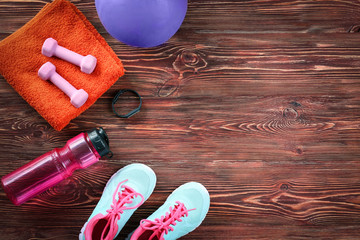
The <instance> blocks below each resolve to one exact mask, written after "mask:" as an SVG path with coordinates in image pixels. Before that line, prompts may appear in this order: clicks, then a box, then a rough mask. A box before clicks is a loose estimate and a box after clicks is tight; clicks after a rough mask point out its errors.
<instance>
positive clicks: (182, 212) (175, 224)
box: [130, 182, 210, 240]
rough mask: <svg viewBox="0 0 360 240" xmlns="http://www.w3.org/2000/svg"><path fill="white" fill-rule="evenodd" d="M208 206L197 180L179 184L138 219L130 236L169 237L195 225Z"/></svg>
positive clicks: (157, 239) (169, 239) (206, 195)
mask: <svg viewBox="0 0 360 240" xmlns="http://www.w3.org/2000/svg"><path fill="white" fill-rule="evenodd" d="M209 207H210V196H209V193H208V191H207V190H206V188H205V187H204V186H203V185H201V184H200V183H197V182H189V183H185V184H184V185H181V186H180V187H178V188H177V189H175V191H173V193H172V194H171V195H170V196H169V197H168V198H167V200H166V201H165V203H164V204H163V205H162V206H161V207H160V208H159V209H158V210H156V211H155V212H154V213H153V214H152V215H150V216H149V217H148V218H147V219H144V220H141V221H140V226H139V227H138V228H137V229H136V230H135V231H134V233H133V234H132V236H131V238H130V240H173V239H178V238H180V237H182V236H184V235H186V234H188V233H189V232H191V231H193V230H194V229H195V228H197V227H198V226H199V225H200V224H201V222H202V221H203V220H204V218H205V216H206V214H207V212H208V211H209Z"/></svg>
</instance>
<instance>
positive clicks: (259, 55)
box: [0, 0, 360, 240]
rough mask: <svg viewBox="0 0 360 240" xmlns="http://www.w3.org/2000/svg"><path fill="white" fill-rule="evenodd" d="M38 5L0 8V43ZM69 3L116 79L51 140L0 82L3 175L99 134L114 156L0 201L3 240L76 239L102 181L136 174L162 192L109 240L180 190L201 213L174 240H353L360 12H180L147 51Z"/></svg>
mask: <svg viewBox="0 0 360 240" xmlns="http://www.w3.org/2000/svg"><path fill="white" fill-rule="evenodd" d="M46 2H49V1H32V0H0V39H4V38H5V37H7V36H8V35H10V34H11V33H13V32H14V31H16V30H17V29H18V28H20V27H21V26H22V25H24V24H25V23H26V22H27V21H29V20H30V19H31V18H32V17H33V16H34V15H35V14H36V13H37V12H38V11H39V10H40V9H41V8H42V7H43V6H44V4H45V3H46ZM72 2H73V3H74V4H75V5H76V6H77V7H78V8H79V9H80V10H81V11H82V12H83V13H84V14H85V15H86V17H87V18H88V19H89V20H90V22H91V23H92V24H93V25H94V26H95V27H96V29H97V30H98V31H99V32H100V33H101V34H102V36H104V37H105V39H106V40H107V42H108V43H109V45H110V46H111V47H112V48H113V49H114V51H115V52H116V54H117V55H118V57H119V58H120V59H121V60H122V61H123V63H124V66H125V68H126V70H127V72H126V75H125V76H124V77H123V78H121V79H120V80H119V81H118V82H117V83H116V84H115V85H114V86H113V87H112V88H111V89H110V90H109V91H107V92H106V93H105V94H104V95H103V96H102V97H101V98H100V99H99V100H98V101H97V102H96V103H95V104H94V105H93V106H92V107H91V108H90V109H89V110H87V111H86V112H85V113H83V114H82V115H80V116H79V117H78V118H76V119H75V120H73V121H72V122H71V124H70V125H68V126H67V127H66V128H65V129H64V130H63V131H61V132H56V131H55V130H54V129H52V128H51V127H50V126H49V125H48V124H47V122H46V121H45V120H43V119H42V118H41V117H40V116H39V115H38V114H37V113H36V112H35V110H33V109H32V108H31V107H30V106H29V105H28V104H27V103H26V102H25V101H24V100H22V98H21V97H19V95H18V94H17V93H16V92H15V91H14V90H13V89H12V88H11V87H10V86H9V85H8V84H7V83H6V81H5V79H4V78H3V77H0V78H1V79H0V141H1V143H0V175H1V176H3V175H5V174H7V173H9V172H10V171H12V170H14V169H16V168H18V167H20V166H22V165H23V164H25V163H27V162H28V161H29V160H32V159H34V158H36V157H37V156H39V155H41V154H43V153H45V152H47V151H49V150H51V149H53V148H55V147H61V146H63V145H64V143H65V142H66V141H67V140H68V139H69V138H71V137H73V136H75V135H77V134H78V133H79V132H81V131H85V130H89V129H91V128H93V127H95V126H103V127H104V128H105V129H106V130H107V132H108V135H109V137H110V141H111V148H112V151H113V152H114V157H113V158H112V159H102V160H101V161H100V162H99V163H98V164H96V165H94V166H92V167H90V168H88V169H87V170H82V171H77V172H75V173H74V176H73V177H71V178H69V179H68V180H65V181H64V182H62V183H61V184H59V185H57V186H56V187H54V188H52V189H50V190H49V191H47V192H45V193H43V194H41V195H40V196H39V197H37V198H35V199H33V200H31V201H29V202H28V203H26V204H24V205H22V206H20V207H16V206H14V205H12V204H11V203H10V201H9V200H8V199H7V198H6V196H5V194H4V192H3V191H2V190H1V192H0V206H1V207H0V239H20V240H22V239H31V240H34V239H52V240H53V239H55V240H62V239H64V240H66V239H76V238H77V235H78V233H79V231H80V229H81V226H82V225H83V224H84V222H85V221H86V220H87V218H88V217H89V215H90V214H91V212H92V210H93V208H94V207H95V205H96V204H97V202H98V200H99V198H100V196H101V193H102V190H103V188H104V186H105V183H106V181H107V180H108V179H109V178H110V176H111V175H112V174H113V173H114V172H116V171H117V170H118V169H119V168H121V167H123V166H125V165H127V164H130V163H136V162H140V163H145V164H147V165H149V166H150V167H151V168H153V169H154V170H155V172H156V174H157V177H158V183H157V186H156V188H155V191H154V194H153V195H152V196H151V197H150V199H149V200H148V201H147V202H146V203H145V204H144V205H143V206H142V207H141V208H140V209H139V210H138V211H137V212H136V213H135V214H134V215H133V217H132V218H131V220H130V221H129V222H128V223H127V225H126V227H125V228H124V229H123V231H122V232H121V234H120V235H119V237H118V238H117V239H124V237H125V236H127V234H128V233H130V232H131V231H132V230H133V229H134V228H136V227H137V225H138V223H139V221H140V219H142V218H146V217H147V216H148V215H149V214H150V213H152V212H153V211H155V210H156V209H157V208H158V207H159V206H160V205H161V204H162V203H163V201H164V200H165V199H166V197H167V196H168V195H169V194H170V193H171V192H172V191H173V190H174V189H175V188H176V187H177V186H179V185H181V184H183V183H185V182H188V181H198V182H201V183H203V184H204V185H205V186H206V187H207V189H208V190H209V192H210V195H211V207H210V211H209V213H208V215H207V217H206V219H205V221H204V222H203V224H202V225H201V226H200V227H199V228H198V229H196V230H195V231H194V232H192V233H191V234H189V235H187V236H185V237H184V238H183V239H310V238H317V239H359V238H360V33H359V29H360V1H350V0H346V1H345V0H341V1H340V0H338V1H335V0H332V1H331V0H330V1H329V0H328V1H320V0H319V1H303V0H285V1H280V0H278V1H275V0H254V1H231V0H226V1H225V0H206V1H205V0H204V1H203V0H189V7H188V13H187V16H186V19H185V21H184V23H183V25H182V26H181V28H180V30H179V31H178V32H177V34H176V35H175V36H174V37H173V38H172V39H171V40H170V41H169V42H167V43H166V44H164V45H162V46H159V47H156V48H150V49H139V48H133V47H129V46H126V45H124V44H122V43H120V42H118V41H117V40H115V39H114V38H112V37H111V36H110V35H109V34H108V33H107V32H106V31H105V30H104V28H103V26H102V25H101V23H100V21H99V19H98V17H97V14H96V10H95V6H94V1H93V0H86V1H72ZM0 64H1V63H0ZM122 88H131V89H135V90H137V91H138V92H139V93H140V94H141V95H142V96H143V101H144V102H143V108H142V110H141V112H140V113H138V114H136V115H134V116H133V117H132V118H130V119H128V120H123V119H118V118H115V117H114V115H113V113H112V112H111V107H110V104H111V100H112V98H113V97H114V95H115V94H116V92H117V91H118V90H119V89H122ZM132 100H133V99H128V100H126V101H132Z"/></svg>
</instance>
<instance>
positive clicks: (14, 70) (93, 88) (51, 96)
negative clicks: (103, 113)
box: [0, 0, 124, 131]
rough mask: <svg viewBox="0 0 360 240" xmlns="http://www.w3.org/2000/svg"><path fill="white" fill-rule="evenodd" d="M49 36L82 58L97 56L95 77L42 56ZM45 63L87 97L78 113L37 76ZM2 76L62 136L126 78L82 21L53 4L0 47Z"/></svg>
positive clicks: (60, 0) (63, 4)
mask: <svg viewBox="0 0 360 240" xmlns="http://www.w3.org/2000/svg"><path fill="white" fill-rule="evenodd" d="M49 37H52V38H54V39H56V40H57V41H58V43H59V45H61V46H63V47H66V48H68V49H70V50H72V51H75V52H77V53H79V54H81V55H88V54H91V55H93V56H95V57H96V58H97V66H96V68H95V70H94V72H93V73H92V74H86V73H83V72H81V71H80V68H79V67H78V66H75V65H73V64H71V63H69V62H66V61H64V60H61V59H59V58H56V57H52V58H48V57H45V56H44V55H42V54H41V47H42V44H43V42H44V41H45V39H47V38H49ZM47 61H50V62H52V63H53V64H54V65H55V66H56V71H57V73H59V74H60V75H61V76H62V77H63V78H65V79H66V80H67V81H68V82H70V83H71V84H72V85H73V86H74V87H75V88H77V89H81V88H82V89H84V90H85V91H86V92H87V93H88V94H89V99H88V100H87V102H86V103H85V104H84V105H83V106H82V107H81V108H75V107H74V106H73V105H71V103H70V99H69V97H68V96H66V95H65V93H63V92H62V91H61V90H60V89H58V88H57V87H56V86H55V85H54V84H52V83H51V82H49V81H43V80H41V79H40V78H39V77H38V75H37V71H38V69H39V68H40V67H41V65H42V64H44V63H45V62H47ZM0 73H1V74H2V75H3V76H4V77H5V78H6V80H7V81H8V83H9V84H10V85H11V86H12V87H13V88H14V89H15V90H16V91H17V92H18V93H19V94H20V95H21V96H22V97H23V98H24V99H25V100H26V101H27V102H28V103H29V104H30V105H31V106H32V107H33V108H34V109H36V111H37V112H38V113H39V114H40V115H41V116H42V117H43V118H44V119H46V120H47V121H48V122H49V123H50V125H51V126H53V127H54V128H55V129H56V130H58V131H60V130H61V129H63V128H64V127H65V126H66V125H67V124H69V122H70V121H71V120H72V119H74V118H76V117H77V116H78V115H80V114H81V113H82V112H83V111H85V110H86V109H87V108H89V107H90V106H91V105H92V104H93V103H95V101H96V100H97V99H98V98H99V97H100V96H101V95H102V94H104V93H105V92H106V91H107V90H108V89H109V88H110V87H111V86H112V85H113V84H114V83H115V82H116V81H117V80H118V78H119V77H121V76H122V75H123V74H124V69H123V66H122V63H121V61H120V59H119V58H118V57H117V56H116V54H115V53H114V52H113V50H112V49H111V48H110V46H109V45H108V44H107V43H106V41H105V40H104V39H103V38H102V37H101V35H100V34H99V33H98V32H97V31H96V29H95V28H94V27H93V26H92V25H91V23H90V22H89V21H88V20H87V19H86V17H85V16H84V15H83V14H82V13H81V12H80V11H79V10H78V9H77V8H76V7H75V6H74V5H73V4H71V3H70V2H68V1H66V0H55V1H54V2H52V3H49V4H46V5H45V6H44V8H43V9H42V10H41V11H40V12H39V13H38V14H37V15H36V16H35V17H34V18H33V19H32V20H30V21H29V22H28V23H27V24H25V25H24V26H23V27H22V28H20V29H19V30H18V31H16V32H15V33H13V34H11V35H10V36H9V37H7V38H5V39H4V40H2V41H1V42H0Z"/></svg>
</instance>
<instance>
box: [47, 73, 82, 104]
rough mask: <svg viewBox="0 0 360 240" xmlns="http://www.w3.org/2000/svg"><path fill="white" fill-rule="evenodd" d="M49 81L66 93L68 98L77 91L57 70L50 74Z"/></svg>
mask: <svg viewBox="0 0 360 240" xmlns="http://www.w3.org/2000/svg"><path fill="white" fill-rule="evenodd" d="M50 81H51V82H52V83H53V84H55V86H57V87H58V88H60V89H61V90H62V91H63V92H64V93H65V94H66V95H68V96H69V97H70V98H71V96H72V94H73V93H74V92H75V91H77V89H76V88H75V87H74V86H73V85H71V84H70V83H69V82H68V81H66V79H64V78H63V77H62V76H60V75H59V74H58V73H57V72H54V73H53V74H52V75H51V76H50Z"/></svg>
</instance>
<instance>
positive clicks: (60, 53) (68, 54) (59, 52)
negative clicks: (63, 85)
mask: <svg viewBox="0 0 360 240" xmlns="http://www.w3.org/2000/svg"><path fill="white" fill-rule="evenodd" d="M54 54H55V56H57V57H58V58H61V59H64V60H66V61H68V62H71V63H72V64H75V65H77V66H80V64H81V61H82V59H83V58H84V56H82V55H80V54H78V53H76V52H73V51H71V50H69V49H67V48H64V47H62V46H59V45H58V46H57V47H56V49H55V52H54Z"/></svg>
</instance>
